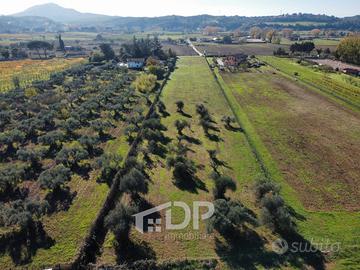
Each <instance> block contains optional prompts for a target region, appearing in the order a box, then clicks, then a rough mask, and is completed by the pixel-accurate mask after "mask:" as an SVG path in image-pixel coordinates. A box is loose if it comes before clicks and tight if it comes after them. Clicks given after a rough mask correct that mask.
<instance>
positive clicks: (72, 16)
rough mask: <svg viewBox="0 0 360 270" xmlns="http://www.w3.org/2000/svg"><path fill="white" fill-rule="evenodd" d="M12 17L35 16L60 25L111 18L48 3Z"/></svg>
mask: <svg viewBox="0 0 360 270" xmlns="http://www.w3.org/2000/svg"><path fill="white" fill-rule="evenodd" d="M12 16H14V17H25V16H32V17H34V16H36V17H45V18H48V19H51V20H53V21H56V22H61V23H76V22H84V23H85V22H86V21H92V22H97V21H102V20H106V19H109V18H111V16H106V15H98V14H92V13H81V12H79V11H76V10H75V9H70V8H64V7H61V6H59V5H56V4H53V3H49V4H44V5H38V6H33V7H31V8H28V9H26V10H24V11H22V12H20V13H16V14H13V15H12Z"/></svg>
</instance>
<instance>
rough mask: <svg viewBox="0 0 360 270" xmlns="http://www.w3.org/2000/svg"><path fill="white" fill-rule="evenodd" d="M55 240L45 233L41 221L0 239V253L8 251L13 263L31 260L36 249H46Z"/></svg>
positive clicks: (23, 262) (26, 262)
mask: <svg viewBox="0 0 360 270" xmlns="http://www.w3.org/2000/svg"><path fill="white" fill-rule="evenodd" d="M54 243H55V241H54V240H53V239H52V238H51V237H50V236H48V235H47V233H46V232H45V230H44V228H43V226H42V224H41V222H35V223H32V224H30V225H29V227H28V228H27V230H21V231H19V232H15V233H11V234H9V236H5V237H3V238H1V240H0V254H5V253H8V254H9V255H10V257H11V259H12V261H13V263H14V264H15V265H24V264H28V263H30V262H31V261H32V257H33V256H35V255H36V252H37V250H38V249H40V248H42V249H48V248H50V247H51V246H52V245H54Z"/></svg>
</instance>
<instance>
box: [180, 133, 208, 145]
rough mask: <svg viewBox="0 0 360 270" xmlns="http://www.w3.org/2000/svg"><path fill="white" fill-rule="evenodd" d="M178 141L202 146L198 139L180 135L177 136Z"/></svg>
mask: <svg viewBox="0 0 360 270" xmlns="http://www.w3.org/2000/svg"><path fill="white" fill-rule="evenodd" d="M178 139H182V140H185V141H187V142H188V143H191V144H196V145H201V144H202V143H201V141H200V140H199V139H197V138H194V137H191V136H188V135H182V136H181V137H179V136H178Z"/></svg>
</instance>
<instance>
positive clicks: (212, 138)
mask: <svg viewBox="0 0 360 270" xmlns="http://www.w3.org/2000/svg"><path fill="white" fill-rule="evenodd" d="M205 136H206V137H207V138H208V139H209V140H210V141H213V142H223V141H224V140H223V139H222V138H221V137H220V136H219V135H216V134H212V133H209V132H207V133H206V134H205Z"/></svg>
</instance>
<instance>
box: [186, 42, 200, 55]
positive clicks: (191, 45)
mask: <svg viewBox="0 0 360 270" xmlns="http://www.w3.org/2000/svg"><path fill="white" fill-rule="evenodd" d="M187 43H188V44H189V46H190V47H191V48H192V49H193V50H194V51H195V52H196V53H197V54H198V55H199V56H204V54H202V53H201V52H200V51H199V50H198V49H197V48H196V47H195V45H194V44H192V42H191V41H190V39H188V40H187Z"/></svg>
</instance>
